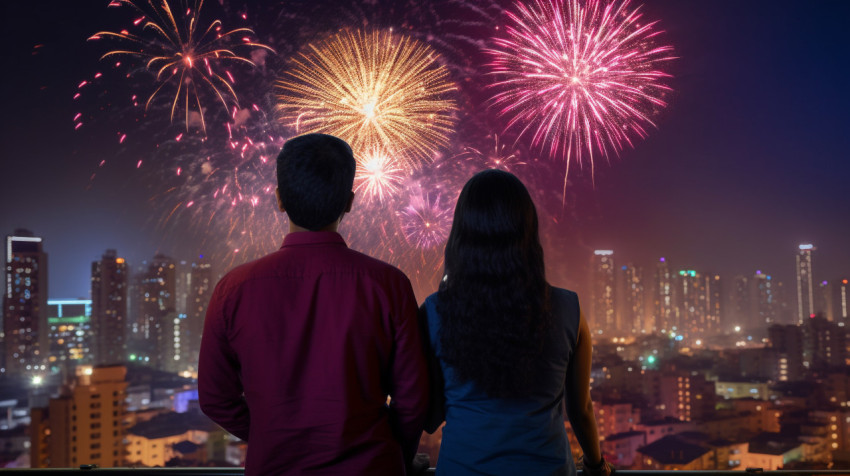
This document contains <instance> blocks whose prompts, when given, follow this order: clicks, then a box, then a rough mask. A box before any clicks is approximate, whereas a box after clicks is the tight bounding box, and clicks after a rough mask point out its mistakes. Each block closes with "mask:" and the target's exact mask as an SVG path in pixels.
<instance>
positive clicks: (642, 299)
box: [615, 263, 652, 334]
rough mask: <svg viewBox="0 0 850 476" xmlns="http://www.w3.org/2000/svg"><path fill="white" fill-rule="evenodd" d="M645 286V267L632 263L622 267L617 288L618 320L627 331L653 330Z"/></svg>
mask: <svg viewBox="0 0 850 476" xmlns="http://www.w3.org/2000/svg"><path fill="white" fill-rule="evenodd" d="M645 286H646V283H645V282H644V278H643V268H641V267H639V266H635V265H633V264H631V263H629V264H627V265H623V266H621V267H620V272H619V273H618V274H617V288H616V290H615V295H616V296H617V304H618V307H619V310H618V317H617V321H618V322H620V323H622V326H621V327H622V329H621V330H623V331H625V332H626V333H630V334H640V333H645V332H652V326H651V325H650V323H648V322H647V321H648V319H647V315H646V293H645V289H644V288H645Z"/></svg>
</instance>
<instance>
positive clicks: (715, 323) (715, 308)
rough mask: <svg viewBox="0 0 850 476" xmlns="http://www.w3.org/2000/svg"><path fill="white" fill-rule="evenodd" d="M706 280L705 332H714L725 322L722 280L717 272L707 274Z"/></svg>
mask: <svg viewBox="0 0 850 476" xmlns="http://www.w3.org/2000/svg"><path fill="white" fill-rule="evenodd" d="M705 281H706V288H707V289H706V298H707V299H708V302H707V306H706V307H707V310H708V319H707V323H706V332H709V333H716V332H718V331H720V328H721V326H723V325H725V324H726V306H725V305H724V303H723V280H721V279H720V275H719V274H715V275H713V276H711V275H709V276H706V278H705Z"/></svg>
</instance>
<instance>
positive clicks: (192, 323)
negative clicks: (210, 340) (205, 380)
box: [181, 256, 215, 369]
mask: <svg viewBox="0 0 850 476" xmlns="http://www.w3.org/2000/svg"><path fill="white" fill-rule="evenodd" d="M214 285H215V282H213V275H212V267H211V266H210V263H209V262H207V261H206V260H204V258H203V256H201V257H200V258H199V260H198V262H197V263H192V270H191V272H190V273H189V279H188V289H189V291H188V294H187V296H186V314H185V319H182V320H181V322H183V323H185V325H184V326H181V327H182V329H181V330H183V332H182V335H183V336H184V337H183V343H184V345H183V347H184V355H185V359H184V360H185V363H186V364H187V366H188V367H191V368H195V369H197V368H198V353H199V352H200V350H201V335H202V334H203V332H204V317H205V316H206V313H207V305H208V304H209V302H210V296H212V289H213V286H214Z"/></svg>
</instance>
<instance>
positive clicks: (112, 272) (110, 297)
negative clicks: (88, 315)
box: [91, 250, 127, 365]
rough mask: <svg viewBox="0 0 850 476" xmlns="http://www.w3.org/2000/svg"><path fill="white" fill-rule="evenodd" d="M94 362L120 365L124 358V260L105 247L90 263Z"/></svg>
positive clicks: (125, 275) (125, 312) (125, 325)
mask: <svg viewBox="0 0 850 476" xmlns="http://www.w3.org/2000/svg"><path fill="white" fill-rule="evenodd" d="M91 296H92V329H93V330H94V342H93V346H92V347H93V348H94V355H95V359H94V362H95V364H97V365H112V364H121V363H124V362H125V361H126V360H127V263H125V262H124V258H119V257H118V254H117V253H116V251H115V250H106V253H104V255H103V256H102V257H101V259H100V261H95V262H93V263H92V265H91Z"/></svg>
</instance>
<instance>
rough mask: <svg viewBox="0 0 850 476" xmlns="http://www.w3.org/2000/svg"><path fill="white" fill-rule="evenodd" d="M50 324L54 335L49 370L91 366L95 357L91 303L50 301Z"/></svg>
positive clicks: (85, 301)
mask: <svg viewBox="0 0 850 476" xmlns="http://www.w3.org/2000/svg"><path fill="white" fill-rule="evenodd" d="M47 324H48V326H49V329H50V331H49V335H50V356H49V358H48V361H49V362H50V363H49V367H51V369H53V370H58V369H59V368H60V366H62V365H68V366H69V368H70V367H71V366H72V365H79V364H82V363H89V361H90V359H91V357H92V351H91V346H92V328H91V301H90V300H88V299H48V300H47Z"/></svg>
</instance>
